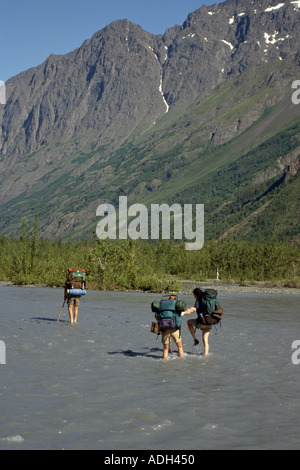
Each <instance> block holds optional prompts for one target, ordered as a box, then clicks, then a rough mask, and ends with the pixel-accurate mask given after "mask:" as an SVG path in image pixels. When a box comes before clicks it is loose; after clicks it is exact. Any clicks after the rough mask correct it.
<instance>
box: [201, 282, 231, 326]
mask: <svg viewBox="0 0 300 470" xmlns="http://www.w3.org/2000/svg"><path fill="white" fill-rule="evenodd" d="M197 313H198V321H197V324H200V325H206V326H213V325H217V324H218V323H220V321H221V320H222V315H223V314H224V310H223V308H222V307H221V306H220V302H219V299H218V292H217V291H216V290H214V289H207V290H205V291H204V292H203V293H202V296H201V301H200V305H199V309H198V311H197Z"/></svg>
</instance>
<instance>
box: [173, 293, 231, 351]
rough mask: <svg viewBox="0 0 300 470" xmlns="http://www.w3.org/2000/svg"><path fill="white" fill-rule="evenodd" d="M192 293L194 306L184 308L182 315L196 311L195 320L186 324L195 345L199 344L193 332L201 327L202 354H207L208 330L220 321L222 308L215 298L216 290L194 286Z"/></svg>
mask: <svg viewBox="0 0 300 470" xmlns="http://www.w3.org/2000/svg"><path fill="white" fill-rule="evenodd" d="M193 294H194V298H195V301H196V302H195V305H194V307H191V308H189V309H187V310H185V311H184V312H183V314H182V315H190V314H191V313H193V312H197V314H198V317H197V318H196V319H195V320H188V322H187V324H188V328H189V330H190V333H191V335H192V337H193V340H194V345H195V346H197V345H198V344H199V341H198V339H197V338H196V334H195V333H196V329H197V328H200V329H201V331H202V341H203V346H204V356H207V354H208V353H209V343H208V339H209V333H210V330H211V328H212V326H213V325H217V324H218V323H219V322H220V321H221V318H222V315H223V313H224V310H223V308H222V307H220V303H219V301H218V299H217V295H218V293H217V291H215V290H213V289H207V290H205V291H202V290H201V289H199V288H196V289H194V291H193Z"/></svg>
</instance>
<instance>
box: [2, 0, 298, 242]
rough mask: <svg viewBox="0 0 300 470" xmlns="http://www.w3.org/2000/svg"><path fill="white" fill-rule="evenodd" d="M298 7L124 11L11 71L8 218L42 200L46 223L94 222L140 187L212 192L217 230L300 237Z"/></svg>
mask: <svg viewBox="0 0 300 470" xmlns="http://www.w3.org/2000/svg"><path fill="white" fill-rule="evenodd" d="M299 19H300V2H299V1H286V2H284V3H283V2H282V3H279V2H278V1H277V0H271V1H269V0H253V1H251V2H249V1H248V0H227V1H226V2H224V3H221V4H216V5H213V6H211V7H206V6H203V7H201V8H200V9H199V10H197V11H195V12H194V13H191V14H190V15H189V16H188V18H187V20H186V21H185V22H184V23H183V25H182V26H178V25H177V26H174V27H173V28H171V29H169V30H167V31H166V32H165V34H164V35H162V36H161V35H158V36H156V35H152V34H150V33H148V32H146V31H144V30H143V29H142V28H141V27H139V26H138V25H135V24H133V23H131V22H130V21H128V20H120V21H116V22H114V23H112V24H110V25H108V26H107V27H106V28H104V29H103V30H101V31H99V32H97V33H96V34H95V35H94V36H93V37H92V38H91V39H88V40H86V41H85V42H84V43H83V44H82V46H81V47H79V48H78V49H76V50H75V51H73V52H70V53H69V54H66V55H64V56H55V55H51V56H50V57H49V58H48V59H47V60H46V61H45V62H44V63H43V64H41V65H39V66H37V67H34V68H32V69H29V70H27V71H25V72H23V73H21V74H19V75H17V76H16V77H13V78H11V79H10V80H9V81H8V82H7V83H6V92H7V104H6V106H1V105H0V123H1V125H0V215H1V217H0V232H1V233H3V234H6V235H17V234H18V233H19V228H20V224H21V221H22V218H26V219H27V220H29V221H30V220H33V218H34V216H35V214H36V213H37V211H38V212H39V223H40V233H41V234H42V235H43V236H51V237H52V236H54V237H66V236H69V235H70V234H71V235H75V236H86V235H87V236H88V235H92V232H93V230H94V229H95V227H96V224H97V218H96V208H97V206H98V205H99V204H101V203H102V202H104V201H107V202H111V203H114V204H116V203H117V201H118V197H119V195H121V194H127V195H128V199H129V201H131V202H142V203H144V204H151V203H152V202H159V203H162V202H166V203H169V204H171V203H172V202H175V201H178V202H180V203H182V204H184V203H192V202H193V203H196V202H198V203H205V205H206V214H207V215H206V230H207V235H208V236H209V237H218V238H222V237H223V238H224V237H226V236H228V234H229V233H232V234H233V235H234V236H238V237H244V238H249V239H254V238H255V237H257V236H259V238H260V239H266V237H267V236H268V234H270V233H274V234H275V235H276V236H278V238H279V239H284V240H295V239H297V238H298V231H297V230H298V228H297V227H299V208H298V205H297V204H298V203H299V181H298V179H299V155H300V143H299V139H300V132H299V129H300V105H295V104H293V102H292V99H291V98H292V93H293V90H292V83H293V82H294V81H295V80H297V79H300V55H299V52H298V51H299V50H300V22H299ZM283 142H284V144H283ZM283 201H285V202H283ZM283 213H284V216H283ZM270 214H272V216H270ZM257 234H258V235H257Z"/></svg>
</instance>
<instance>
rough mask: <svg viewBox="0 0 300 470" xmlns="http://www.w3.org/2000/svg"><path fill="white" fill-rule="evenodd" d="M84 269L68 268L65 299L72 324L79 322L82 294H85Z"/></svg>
mask: <svg viewBox="0 0 300 470" xmlns="http://www.w3.org/2000/svg"><path fill="white" fill-rule="evenodd" d="M84 288H85V271H84V269H80V270H79V269H77V270H76V269H72V268H69V269H68V278H67V281H66V284H65V300H67V304H68V312H69V317H70V323H71V325H73V324H75V323H77V319H78V311H79V305H80V298H81V295H84V294H85V290H84Z"/></svg>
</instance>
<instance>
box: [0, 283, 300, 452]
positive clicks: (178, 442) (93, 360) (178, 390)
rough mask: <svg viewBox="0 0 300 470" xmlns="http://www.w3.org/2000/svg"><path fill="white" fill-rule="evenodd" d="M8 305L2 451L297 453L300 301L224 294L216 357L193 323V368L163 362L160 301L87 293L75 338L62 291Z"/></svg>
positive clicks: (1, 370) (188, 357)
mask: <svg viewBox="0 0 300 470" xmlns="http://www.w3.org/2000/svg"><path fill="white" fill-rule="evenodd" d="M0 293H1V304H0V340H1V341H3V342H4V343H5V347H6V364H2V365H0V403H1V414H0V449H66V450H69V449H70V450H71V449H105V450H121V449H123V450H124V449H127V450H130V449H136V450H141V449H143V450H162V449H170V450H202V449H298V448H299V447H300V445H299V444H300V418H299V417H300V399H299V396H300V365H294V364H293V362H292V354H293V349H292V344H293V342H294V341H295V340H300V328H299V327H300V310H299V305H300V297H299V296H292V295H290V296H284V295H268V294H247V293H242V294H241V293H228V292H226V293H224V292H223V293H222V292H220V293H219V297H220V300H221V303H222V305H223V306H224V309H225V318H224V320H223V322H222V327H221V328H219V327H218V329H217V332H216V331H215V330H213V332H212V334H211V336H210V347H211V352H210V354H209V356H207V357H203V356H202V355H201V353H202V347H200V346H198V347H196V348H195V347H194V346H193V341H192V338H191V336H190V333H189V331H188V329H187V325H186V318H185V319H184V320H183V328H182V338H183V344H184V350H185V356H184V357H183V358H178V357H177V354H176V351H175V350H176V348H175V347H174V348H173V349H174V355H173V356H171V357H170V359H169V360H166V361H164V360H162V359H161V356H162V345H161V340H160V339H157V337H156V335H154V334H151V333H150V324H151V322H152V320H153V319H154V317H153V314H152V312H151V310H150V306H151V302H152V301H153V300H155V299H159V298H160V297H159V295H155V294H154V295H153V294H143V293H113V292H97V291H89V292H88V293H87V295H86V296H85V298H82V300H81V305H80V312H79V323H78V324H77V325H74V326H71V325H70V324H69V322H68V316H67V308H66V307H65V308H64V310H63V314H62V316H61V319H60V321H59V323H57V322H56V318H57V316H58V313H59V310H60V308H61V306H62V301H63V298H62V295H63V291H62V290H60V289H44V288H21V287H11V286H5V287H0ZM181 298H183V299H184V300H186V301H187V304H188V306H192V305H193V298H192V296H186V295H183V296H181ZM190 318H191V317H190ZM198 335H199V334H198ZM199 339H200V338H199ZM2 345H3V343H2ZM299 355H300V354H299Z"/></svg>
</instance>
